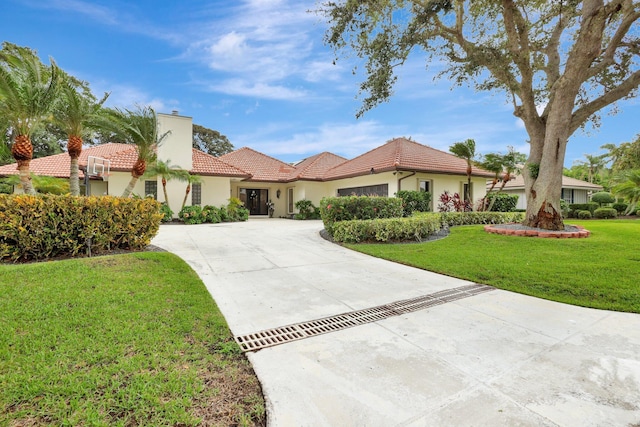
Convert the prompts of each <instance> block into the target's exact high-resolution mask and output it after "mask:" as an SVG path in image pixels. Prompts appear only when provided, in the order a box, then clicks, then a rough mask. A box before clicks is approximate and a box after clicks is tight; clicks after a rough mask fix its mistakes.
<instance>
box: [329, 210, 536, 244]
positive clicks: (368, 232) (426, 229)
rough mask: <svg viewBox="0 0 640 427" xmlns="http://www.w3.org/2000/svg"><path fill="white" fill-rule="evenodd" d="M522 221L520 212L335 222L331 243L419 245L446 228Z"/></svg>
mask: <svg viewBox="0 0 640 427" xmlns="http://www.w3.org/2000/svg"><path fill="white" fill-rule="evenodd" d="M523 220H524V214H523V213H521V212H517V213H516V212H442V213H435V212H427V213H417V214H414V215H413V216H411V217H409V218H384V219H374V220H351V221H340V222H336V223H335V224H334V225H333V230H332V233H333V234H332V236H333V238H334V240H336V241H338V242H345V243H358V242H390V241H416V240H417V241H421V240H423V239H425V238H427V237H428V236H430V235H432V234H434V233H436V232H438V231H439V230H440V229H442V228H445V227H450V226H455V225H472V224H504V223H509V222H520V221H523ZM330 233H331V231H330Z"/></svg>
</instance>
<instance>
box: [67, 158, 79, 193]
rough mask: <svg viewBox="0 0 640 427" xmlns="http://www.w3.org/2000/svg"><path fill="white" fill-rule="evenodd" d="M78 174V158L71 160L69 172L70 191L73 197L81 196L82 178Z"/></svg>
mask: <svg viewBox="0 0 640 427" xmlns="http://www.w3.org/2000/svg"><path fill="white" fill-rule="evenodd" d="M79 175H80V174H79V173H78V158H77V157H76V158H73V157H72V158H71V168H70V170H69V190H70V192H71V195H72V196H79V195H80V178H79Z"/></svg>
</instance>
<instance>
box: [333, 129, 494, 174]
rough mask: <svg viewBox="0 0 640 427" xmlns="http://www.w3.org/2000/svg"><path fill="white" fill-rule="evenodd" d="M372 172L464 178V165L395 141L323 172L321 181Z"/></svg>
mask: <svg viewBox="0 0 640 427" xmlns="http://www.w3.org/2000/svg"><path fill="white" fill-rule="evenodd" d="M372 168H373V170H374V171H375V172H386V171H393V170H406V171H416V172H431V173H441V174H454V175H466V174H467V162H465V161H464V160H462V159H459V158H458V157H456V156H454V155H453V154H450V153H446V152H444V151H440V150H436V149H435V148H431V147H428V146H426V145H422V144H418V143H417V142H414V141H410V140H408V139H406V138H396V139H392V140H391V141H389V142H387V143H386V144H384V145H382V146H380V147H378V148H375V149H373V150H371V151H369V152H367V153H364V154H362V155H360V156H358V157H356V158H354V159H352V160H349V161H348V162H345V163H343V164H341V165H338V166H336V167H334V168H333V169H330V170H329V171H327V173H326V174H325V176H324V179H325V180H334V179H340V178H348V177H353V176H360V175H367V174H370V173H371V169H372ZM472 175H473V176H485V177H491V176H493V174H492V173H491V172H488V171H485V170H483V169H480V168H478V167H474V168H473V169H472Z"/></svg>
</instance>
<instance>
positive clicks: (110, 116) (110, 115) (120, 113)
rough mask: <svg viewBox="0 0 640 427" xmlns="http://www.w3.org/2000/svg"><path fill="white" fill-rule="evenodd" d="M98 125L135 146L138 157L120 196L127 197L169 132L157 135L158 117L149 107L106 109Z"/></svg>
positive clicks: (154, 158)
mask: <svg viewBox="0 0 640 427" xmlns="http://www.w3.org/2000/svg"><path fill="white" fill-rule="evenodd" d="M100 125H101V126H103V127H105V128H107V129H109V130H111V131H112V132H114V133H115V134H116V135H118V137H119V138H121V139H122V140H123V141H125V142H126V143H128V144H135V146H136V148H137V152H138V158H137V159H136V162H135V163H134V165H133V168H132V169H131V181H129V185H128V186H127V188H125V190H124V192H123V193H122V197H129V196H131V193H132V192H133V188H134V187H135V185H136V183H137V182H138V179H140V177H141V176H142V175H144V173H145V171H146V170H147V163H151V162H154V161H155V160H156V152H155V149H156V147H157V146H158V145H160V144H162V141H164V139H165V138H166V137H167V135H169V132H165V133H164V134H162V135H158V118H157V116H156V112H155V111H154V109H153V108H151V107H138V108H137V110H136V111H131V110H127V109H125V110H120V109H117V108H116V109H114V110H108V112H107V117H106V120H103V121H102V122H101V123H100Z"/></svg>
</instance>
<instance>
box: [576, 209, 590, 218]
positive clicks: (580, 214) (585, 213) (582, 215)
mask: <svg viewBox="0 0 640 427" xmlns="http://www.w3.org/2000/svg"><path fill="white" fill-rule="evenodd" d="M577 212H578V213H577V216H578V219H591V218H593V215H591V212H590V211H577Z"/></svg>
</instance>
